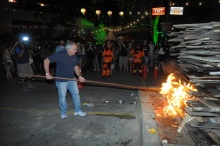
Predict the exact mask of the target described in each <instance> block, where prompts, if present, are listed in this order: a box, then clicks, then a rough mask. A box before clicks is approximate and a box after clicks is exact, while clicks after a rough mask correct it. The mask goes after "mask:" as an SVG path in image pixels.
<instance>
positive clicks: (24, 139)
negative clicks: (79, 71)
mask: <svg viewBox="0 0 220 146" xmlns="http://www.w3.org/2000/svg"><path fill="white" fill-rule="evenodd" d="M83 76H84V77H85V78H86V79H87V80H93V81H101V82H111V83H117V84H125V85H130V86H154V87H160V86H161V83H162V82H164V81H165V79H166V75H163V74H162V73H160V74H159V76H158V79H156V80H155V79H154V78H153V72H152V69H151V70H150V72H149V74H148V77H147V79H143V78H142V77H140V76H139V75H136V76H130V75H120V74H119V72H118V70H116V71H115V72H113V74H112V76H111V77H107V78H101V72H86V73H84V74H83ZM17 82H18V79H17V78H16V77H14V78H13V79H9V80H6V79H4V77H3V76H2V77H1V82H0V91H1V92H0V129H1V130H0V145H1V146H30V145H31V146H39V145H40V146H62V145H65V146H105V145H106V146H141V145H160V140H159V137H158V135H157V134H155V136H153V137H152V135H151V136H149V135H148V136H149V137H147V134H148V133H147V132H146V127H145V126H146V125H145V124H146V122H145V123H143V119H144V121H146V120H145V119H146V118H148V117H146V116H143V115H146V114H149V115H152V114H153V111H152V110H151V107H147V109H146V107H145V109H143V107H142V106H141V102H144V101H143V99H142V98H143V97H141V95H142V93H140V92H139V91H138V90H130V89H121V88H118V87H115V86H111V87H106V86H103V85H100V84H99V85H98V84H96V85H95V84H91V83H86V85H85V87H84V88H82V89H80V95H81V102H82V104H83V103H85V102H88V103H93V104H94V107H88V106H82V110H83V111H85V112H87V116H85V117H79V116H74V115H73V112H74V108H73V106H72V100H71V98H70V95H69V94H68V95H67V102H68V107H69V108H68V113H67V114H68V117H67V118H66V119H61V118H60V112H59V106H58V96H57V91H56V87H55V84H54V83H50V84H49V83H48V82H46V80H44V79H40V78H35V79H34V81H33V82H32V84H33V85H34V86H36V88H35V89H32V90H31V91H30V92H27V93H25V92H22V90H21V84H18V83H17ZM119 100H122V103H121V104H120V103H119ZM146 110H147V111H146ZM148 122H150V123H149V127H151V126H155V127H154V128H157V127H156V125H155V121H150V120H149V121H148ZM150 124H153V125H150ZM152 140H153V141H152Z"/></svg>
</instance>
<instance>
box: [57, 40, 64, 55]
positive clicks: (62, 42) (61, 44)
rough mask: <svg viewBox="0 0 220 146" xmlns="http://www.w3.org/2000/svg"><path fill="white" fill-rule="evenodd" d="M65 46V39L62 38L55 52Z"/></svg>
mask: <svg viewBox="0 0 220 146" xmlns="http://www.w3.org/2000/svg"><path fill="white" fill-rule="evenodd" d="M64 47H65V42H64V40H61V41H60V44H59V45H58V46H57V47H56V50H55V53H57V52H60V51H62V50H64V49H65V48H64Z"/></svg>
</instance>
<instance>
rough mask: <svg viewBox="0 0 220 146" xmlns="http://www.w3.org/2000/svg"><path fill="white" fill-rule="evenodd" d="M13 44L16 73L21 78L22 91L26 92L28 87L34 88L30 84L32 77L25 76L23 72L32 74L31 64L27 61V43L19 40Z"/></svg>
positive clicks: (28, 51)
mask: <svg viewBox="0 0 220 146" xmlns="http://www.w3.org/2000/svg"><path fill="white" fill-rule="evenodd" d="M15 45H16V46H15V53H16V56H17V69H18V75H19V78H20V80H21V84H22V88H23V91H24V92H28V91H30V90H29V89H32V88H35V87H34V86H32V85H31V78H32V77H30V76H28V77H27V76H25V74H28V75H33V70H32V67H31V64H30V63H29V55H30V50H29V49H28V46H27V45H25V44H22V43H21V42H16V43H15ZM25 81H26V82H25Z"/></svg>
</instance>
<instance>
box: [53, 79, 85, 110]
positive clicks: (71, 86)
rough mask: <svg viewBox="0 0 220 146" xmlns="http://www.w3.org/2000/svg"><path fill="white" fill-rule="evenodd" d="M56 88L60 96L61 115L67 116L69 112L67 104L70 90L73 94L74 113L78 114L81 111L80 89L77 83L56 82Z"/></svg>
mask: <svg viewBox="0 0 220 146" xmlns="http://www.w3.org/2000/svg"><path fill="white" fill-rule="evenodd" d="M56 87H57V90H58V95H59V106H60V111H61V114H66V112H67V108H68V106H67V102H66V93H67V90H69V92H70V94H71V97H72V101H73V105H74V107H75V110H74V111H75V112H78V111H80V110H81V103H80V96H79V89H78V86H77V82H76V81H67V82H56Z"/></svg>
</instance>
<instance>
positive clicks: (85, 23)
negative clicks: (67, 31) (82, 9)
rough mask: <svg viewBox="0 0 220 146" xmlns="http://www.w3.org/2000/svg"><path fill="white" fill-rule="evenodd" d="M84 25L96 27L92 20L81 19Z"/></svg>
mask: <svg viewBox="0 0 220 146" xmlns="http://www.w3.org/2000/svg"><path fill="white" fill-rule="evenodd" d="M81 25H82V27H95V25H94V24H93V23H92V22H89V21H87V20H86V19H81Z"/></svg>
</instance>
